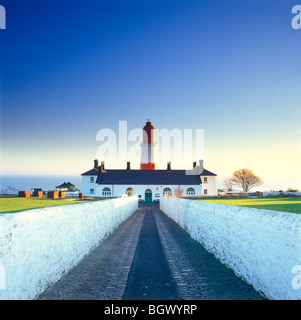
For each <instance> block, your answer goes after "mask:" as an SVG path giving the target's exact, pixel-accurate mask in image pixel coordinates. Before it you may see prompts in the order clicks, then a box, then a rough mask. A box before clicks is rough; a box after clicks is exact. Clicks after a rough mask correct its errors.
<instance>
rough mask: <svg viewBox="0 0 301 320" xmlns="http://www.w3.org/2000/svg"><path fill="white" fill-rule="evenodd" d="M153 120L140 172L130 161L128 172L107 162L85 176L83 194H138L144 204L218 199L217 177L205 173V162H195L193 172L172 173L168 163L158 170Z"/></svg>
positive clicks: (145, 139)
mask: <svg viewBox="0 0 301 320" xmlns="http://www.w3.org/2000/svg"><path fill="white" fill-rule="evenodd" d="M154 129H155V128H154V126H153V125H152V123H151V122H150V121H147V122H146V125H145V126H144V128H143V130H144V134H143V142H142V144H141V161H140V170H137V169H135V170H132V169H131V167H130V162H127V166H126V169H124V170H116V169H114V170H113V169H112V170H111V169H105V164H104V162H101V164H100V165H99V162H98V160H94V167H93V168H92V169H91V170H89V171H87V172H85V173H83V174H82V188H81V192H82V193H83V195H84V196H92V197H121V196H125V195H128V196H130V195H133V194H137V195H138V197H139V199H140V200H141V201H144V202H153V201H159V200H160V198H161V197H162V196H164V195H176V194H177V193H182V196H188V197H200V196H215V195H216V194H217V189H216V181H215V180H216V174H214V173H212V172H210V171H208V170H206V169H205V168H204V166H203V160H199V162H198V163H196V162H193V164H192V169H191V170H172V169H171V163H170V162H168V163H167V168H166V170H157V169H156V164H155V150H156V144H155V130H154Z"/></svg>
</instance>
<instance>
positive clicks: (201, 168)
mask: <svg viewBox="0 0 301 320" xmlns="http://www.w3.org/2000/svg"><path fill="white" fill-rule="evenodd" d="M203 171H204V160H199V172H200V174H201V173H202V172H203Z"/></svg>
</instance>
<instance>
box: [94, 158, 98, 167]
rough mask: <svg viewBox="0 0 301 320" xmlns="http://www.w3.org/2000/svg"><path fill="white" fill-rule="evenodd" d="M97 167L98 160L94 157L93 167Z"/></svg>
mask: <svg viewBox="0 0 301 320" xmlns="http://www.w3.org/2000/svg"><path fill="white" fill-rule="evenodd" d="M97 167H98V160H97V159H95V160H94V169H96V168H97Z"/></svg>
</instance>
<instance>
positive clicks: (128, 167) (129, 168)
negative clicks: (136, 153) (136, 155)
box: [126, 161, 131, 170]
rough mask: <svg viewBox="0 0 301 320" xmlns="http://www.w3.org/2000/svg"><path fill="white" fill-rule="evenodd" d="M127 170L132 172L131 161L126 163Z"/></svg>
mask: <svg viewBox="0 0 301 320" xmlns="http://www.w3.org/2000/svg"><path fill="white" fill-rule="evenodd" d="M126 170H131V163H130V162H129V161H128V162H127V163H126Z"/></svg>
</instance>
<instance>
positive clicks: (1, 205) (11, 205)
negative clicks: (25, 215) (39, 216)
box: [0, 197, 86, 213]
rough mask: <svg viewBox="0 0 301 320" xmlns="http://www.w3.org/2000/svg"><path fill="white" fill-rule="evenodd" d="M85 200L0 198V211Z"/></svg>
mask: <svg viewBox="0 0 301 320" xmlns="http://www.w3.org/2000/svg"><path fill="white" fill-rule="evenodd" d="M81 202H86V201H84V200H69V199H47V198H18V197H10V198H0V213H11V212H18V211H22V210H30V209H36V208H42V207H52V206H59V205H62V204H74V203H81Z"/></svg>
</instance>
